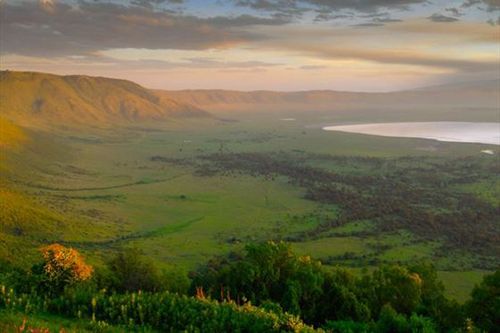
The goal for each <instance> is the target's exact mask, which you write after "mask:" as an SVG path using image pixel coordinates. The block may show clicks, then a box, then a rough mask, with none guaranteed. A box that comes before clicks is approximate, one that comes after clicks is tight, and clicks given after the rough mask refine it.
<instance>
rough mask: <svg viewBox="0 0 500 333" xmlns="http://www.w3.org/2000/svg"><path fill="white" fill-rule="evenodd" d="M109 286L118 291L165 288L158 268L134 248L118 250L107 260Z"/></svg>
mask: <svg viewBox="0 0 500 333" xmlns="http://www.w3.org/2000/svg"><path fill="white" fill-rule="evenodd" d="M108 269H109V273H108V274H106V276H107V279H109V281H108V282H107V283H108V284H109V285H110V287H111V288H112V289H114V290H116V291H118V292H125V291H137V290H144V291H159V290H163V289H165V286H164V282H163V281H162V279H161V274H160V271H159V270H158V268H157V267H156V266H155V265H154V264H153V262H152V261H151V260H149V259H148V258H146V257H145V256H143V255H142V253H141V251H140V250H138V249H135V248H131V249H126V250H124V251H121V252H118V253H117V254H116V255H115V256H114V257H113V258H112V259H111V260H110V261H109V262H108Z"/></svg>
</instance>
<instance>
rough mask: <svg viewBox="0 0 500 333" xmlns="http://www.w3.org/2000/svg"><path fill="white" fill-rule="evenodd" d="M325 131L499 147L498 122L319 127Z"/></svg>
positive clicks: (499, 129) (499, 124)
mask: <svg viewBox="0 0 500 333" xmlns="http://www.w3.org/2000/svg"><path fill="white" fill-rule="evenodd" d="M323 129H324V130H326V131H339V132H347V133H358V134H369V135H379V136H389V137H403V138H422V139H433V140H438V141H447V142H471V143H486V144H493V145H500V123H478V122H454V121H439V122H411V123H371V124H356V125H338V126H326V127H323Z"/></svg>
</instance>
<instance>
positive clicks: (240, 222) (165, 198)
mask: <svg viewBox="0 0 500 333" xmlns="http://www.w3.org/2000/svg"><path fill="white" fill-rule="evenodd" d="M280 118H282V116H276V115H273V114H271V115H261V116H253V115H245V116H242V117H241V118H240V119H239V122H232V123H227V122H223V123H222V122H220V123H216V124H214V123H213V121H204V122H200V121H191V122H187V123H186V124H185V125H183V126H179V125H178V124H170V125H168V126H163V127H158V126H157V128H156V130H154V131H153V130H147V131H146V130H143V129H139V128H136V129H126V130H124V129H115V130H107V131H106V132H99V131H98V130H96V132H94V133H92V132H89V133H79V134H78V135H76V134H72V135H71V136H70V135H67V134H63V135H61V136H59V137H51V138H46V140H45V139H44V140H36V141H37V142H35V143H33V144H34V146H30V147H31V148H30V149H31V151H30V152H29V153H25V154H21V155H16V156H14V155H13V156H14V157H15V158H13V159H12V160H11V161H12V163H13V164H11V165H12V166H16V167H17V166H19V168H14V167H11V169H10V170H9V172H8V173H5V177H6V178H7V176H8V177H9V179H14V180H16V181H17V183H10V184H11V185H9V186H10V187H12V188H13V187H14V186H15V187H17V188H18V190H19V192H20V193H22V195H23V196H25V197H26V198H24V197H23V199H22V200H21V199H16V198H12V199H7V200H5V202H15V203H16V205H17V204H19V205H20V206H19V208H18V210H19V211H23V214H28V215H27V216H26V217H23V218H21V219H20V221H23V222H22V223H24V224H26V225H27V226H28V225H30V226H31V227H33V228H34V229H33V230H32V232H31V231H30V234H29V235H23V236H21V237H18V236H13V235H12V234H9V233H0V237H3V240H4V241H5V243H4V244H7V247H5V248H3V249H2V248H0V255H2V256H3V255H8V254H9V253H13V252H14V251H13V250H12V249H10V248H9V247H12V248H13V249H19V248H22V247H23V244H26V241H28V243H27V244H30V246H33V247H36V244H38V243H40V242H45V241H48V240H56V239H60V240H63V241H66V242H69V243H72V244H74V246H76V247H79V248H80V249H83V250H84V251H85V250H86V249H92V251H95V250H96V249H97V253H98V257H97V258H94V259H95V260H97V261H98V260H99V256H106V255H107V254H108V253H109V252H111V251H114V250H115V249H116V248H117V247H122V246H123V247H139V248H141V249H143V250H144V252H145V253H146V254H148V256H150V257H152V258H153V259H155V260H156V261H157V262H158V263H160V264H161V265H164V266H168V267H180V268H182V269H183V270H189V269H192V268H194V267H196V265H197V264H199V263H202V262H205V261H206V260H207V259H208V258H210V257H211V256H213V255H217V254H222V253H226V252H228V251H231V250H237V249H239V248H241V246H242V244H243V243H245V242H251V241H259V240H265V239H276V238H280V237H282V236H283V235H286V234H287V233H292V232H297V231H302V230H307V229H309V228H313V227H314V226H316V225H317V224H318V223H319V221H318V218H317V216H318V214H319V215H326V216H328V215H330V216H331V215H334V214H336V213H337V211H336V207H332V206H325V205H321V204H319V203H316V202H312V201H308V200H305V199H304V198H303V197H304V192H303V189H302V188H300V187H298V186H294V185H291V184H289V183H288V181H287V179H284V178H280V177H278V178H276V179H275V180H273V181H271V180H266V179H264V178H262V177H250V176H246V175H235V176H223V175H217V176H213V177H201V176H197V175H195V174H193V171H194V169H193V168H191V166H190V165H173V164H169V163H159V162H154V161H151V157H152V156H156V155H159V156H168V157H172V158H191V157H194V156H198V155H201V154H210V153H216V152H220V151H222V152H271V151H289V152H292V151H294V152H300V151H303V152H308V153H317V154H331V155H349V156H378V157H398V156H408V155H413V156H426V157H442V158H448V157H456V156H471V155H472V156H475V155H478V156H480V155H479V151H480V150H481V149H483V148H484V147H485V146H484V145H480V144H455V143H443V142H435V141H431V140H419V139H397V138H383V137H371V136H364V135H356V134H347V133H334V132H325V131H322V130H321V129H320V127H318V126H316V127H315V126H310V125H314V124H318V123H322V122H325V119H322V118H321V116H320V115H317V116H314V115H313V116H310V117H308V121H307V122H305V121H301V120H300V119H301V118H299V117H297V119H298V121H296V122H283V121H280V120H279V119H280ZM36 135H39V136H42V135H43V134H38V133H36ZM82 138H84V139H82ZM85 138H88V139H85ZM95 138H99V139H98V140H97V139H95ZM44 142H51V144H48V145H46V147H42V145H43V143H44ZM431 146H432V147H433V149H432V150H431V149H422V148H426V147H427V148H428V147H431ZM58 147H64V151H71V153H64V152H62V151H61V149H60V148H58ZM489 148H490V147H489ZM37 154H39V155H41V156H38V157H36V155H37ZM33 156H35V157H36V159H35V160H36V161H40V163H38V165H37V167H36V168H35V169H34V170H28V169H27V167H26V166H25V165H26V163H25V162H26V160H27V159H31V158H33ZM482 158H483V156H482ZM312 163H313V164H314V163H315V165H314V166H319V167H324V168H326V169H330V170H337V171H339V172H352V173H355V174H364V173H367V172H376V171H371V170H368V169H364V168H363V167H360V168H359V169H352V170H346V169H345V167H342V166H339V165H333V164H332V163H329V162H328V161H326V162H325V161H322V162H312ZM12 184H15V185H12ZM464 190H467V191H473V192H474V193H475V194H477V195H478V196H486V197H490V198H492V200H498V192H497V191H496V190H490V189H489V188H488V186H487V184H475V185H473V186H472V187H471V188H467V189H464ZM9 191H13V190H9ZM8 193H11V192H8ZM12 193H14V192H12ZM16 193H17V192H16ZM8 195H11V194H8ZM12 195H13V194H12ZM16 195H17V194H16ZM19 195H21V194H19ZM31 197H37V201H38V203H37V204H34V203H33V204H32V203H29V204H28V202H31V201H27V200H31V199H28V198H31ZM23 202H26V203H27V204H26V205H25V204H23ZM23 207H30V208H28V209H25V208H23ZM36 207H38V208H36ZM16 209H17V208H16ZM49 220H50V221H54V222H53V223H52V224H50V223H48V222H46V221H49ZM4 221H7V219H4ZM33 221H37V223H36V224H34V223H33ZM2 223H4V224H5V222H2ZM16 223H17V222H16ZM373 230H374V224H373V222H371V221H353V222H351V223H348V224H346V225H344V226H341V227H339V228H336V229H334V230H332V232H333V233H332V234H331V235H330V237H327V238H321V239H317V240H307V241H304V242H300V243H294V245H293V246H294V248H295V249H296V250H297V251H298V252H299V253H304V254H310V255H312V256H313V257H316V258H325V257H332V256H333V257H335V256H341V255H343V254H345V253H346V252H350V253H354V254H355V255H366V256H367V257H368V258H377V259H378V260H382V261H388V262H391V261H392V262H396V261H403V262H411V261H412V260H415V259H428V260H433V258H434V257H433V255H434V250H435V249H436V247H438V245H439V243H438V241H436V242H423V241H418V240H415V239H413V238H412V235H408V234H404V233H403V234H382V235H378V236H365V237H358V236H355V235H349V234H350V233H359V232H362V231H367V232H373ZM55 235H57V236H55ZM118 239H119V240H120V241H118V242H110V241H112V240H118ZM37 242H38V243H37ZM380 248H383V250H380ZM377 249H378V250H377ZM32 253H34V251H32ZM445 259H446V258H445ZM443 260H444V259H443ZM443 260H441V262H443V265H444V266H446V267H447V265H446V262H444V261H443ZM450 260H452V259H450ZM345 264H348V265H350V264H352V262H349V261H346V262H345ZM453 274H454V272H450V273H448V275H446V274H445V275H443V276H444V277H445V278H446V279H448V280H447V284H449V285H450V289H451V290H452V295H454V296H456V297H457V298H462V297H463V295H465V294H467V293H468V292H469V291H470V289H471V286H472V285H471V283H461V281H462V280H461V279H460V278H459V277H460V276H461V274H462V273H461V272H456V274H457V275H456V276H457V278H456V279H453ZM472 274H473V273H471V276H472ZM477 274H482V273H480V272H477ZM477 276H479V275H477ZM472 280H473V279H470V281H472ZM468 281H469V280H468Z"/></svg>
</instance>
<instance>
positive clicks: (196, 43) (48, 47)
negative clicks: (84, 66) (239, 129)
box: [0, 0, 287, 56]
mask: <svg viewBox="0 0 500 333" xmlns="http://www.w3.org/2000/svg"><path fill="white" fill-rule="evenodd" d="M150 2H151V1H150ZM156 2H157V1H156ZM169 2H172V0H169ZM1 6H2V8H1V10H2V20H1V23H0V24H1V33H2V35H1V40H2V48H1V52H2V53H15V54H21V55H32V56H63V55H79V54H80V55H81V54H92V53H94V52H96V51H99V50H103V49H112V48H148V49H187V50H189V49H192V50H202V49H208V48H225V47H228V46H231V45H234V44H238V43H242V42H246V41H254V40H259V39H262V38H265V36H264V35H261V34H257V33H254V32H252V31H249V30H245V29H242V28H244V27H250V26H254V25H281V24H286V23H287V21H286V20H283V19H280V18H262V17H255V16H250V15H239V16H216V17H207V18H201V17H196V16H192V15H179V14H173V13H172V12H169V11H166V10H158V11H156V10H153V9H151V8H147V7H140V6H125V5H121V4H116V3H110V2H107V3H106V2H103V3H98V2H88V1H83V0H82V1H79V2H78V3H77V5H69V4H66V3H61V2H50V3H45V4H37V3H34V2H22V3H17V4H11V3H2V4H1Z"/></svg>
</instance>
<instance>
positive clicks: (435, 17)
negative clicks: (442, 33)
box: [427, 13, 458, 23]
mask: <svg viewBox="0 0 500 333" xmlns="http://www.w3.org/2000/svg"><path fill="white" fill-rule="evenodd" d="M427 19H428V20H431V21H432V22H440V23H449V22H456V21H458V19H457V18H455V17H450V16H445V15H442V14H437V13H436V14H432V15H431V16H429V17H428V18H427Z"/></svg>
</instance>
